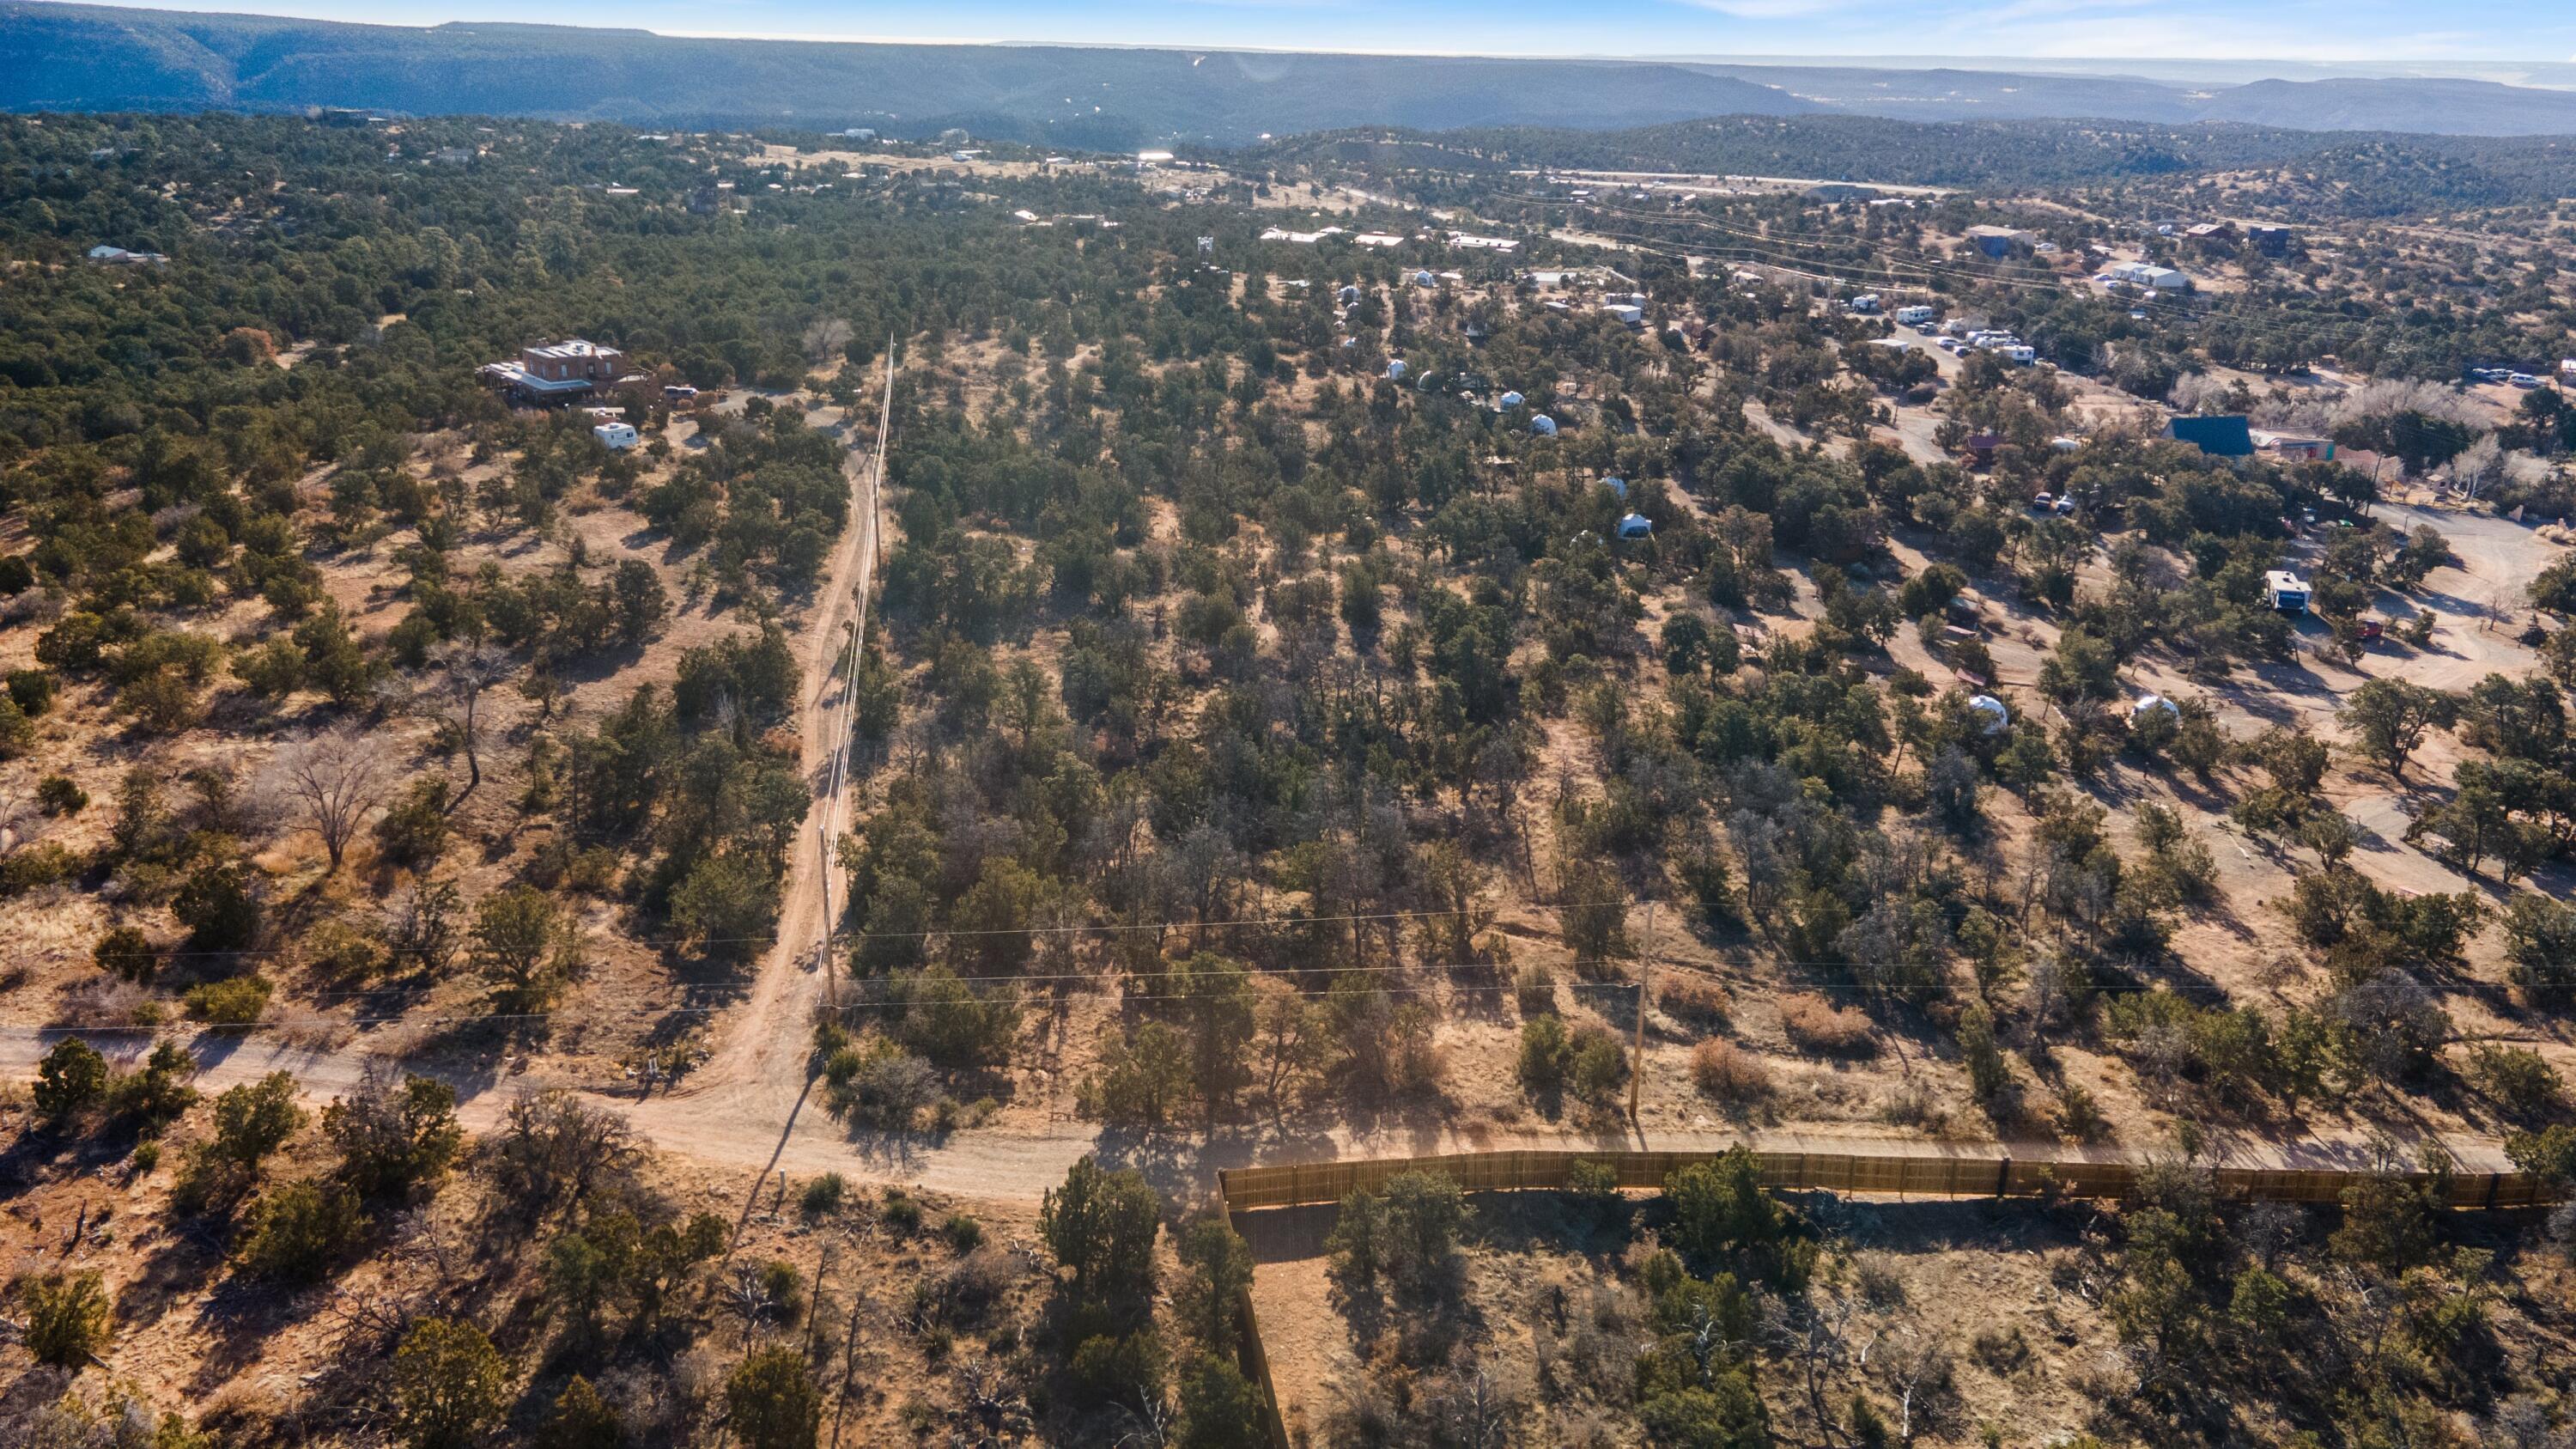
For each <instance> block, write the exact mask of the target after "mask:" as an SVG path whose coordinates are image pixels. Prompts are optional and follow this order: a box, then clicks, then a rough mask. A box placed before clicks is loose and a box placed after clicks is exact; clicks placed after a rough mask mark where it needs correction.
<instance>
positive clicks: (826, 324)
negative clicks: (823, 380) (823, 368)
mask: <svg viewBox="0 0 2576 1449" xmlns="http://www.w3.org/2000/svg"><path fill="white" fill-rule="evenodd" d="M852 335H853V334H852V332H851V330H850V324H849V323H848V322H847V321H845V320H843V319H841V318H839V317H825V318H822V319H820V320H818V321H816V322H814V323H813V324H812V325H810V326H808V327H807V328H806V329H805V338H804V341H805V357H806V360H807V361H809V362H824V361H828V360H829V359H830V358H831V357H832V355H833V354H834V353H837V352H840V351H841V350H842V349H844V348H846V347H848V346H849V345H850V338H851V336H852Z"/></svg>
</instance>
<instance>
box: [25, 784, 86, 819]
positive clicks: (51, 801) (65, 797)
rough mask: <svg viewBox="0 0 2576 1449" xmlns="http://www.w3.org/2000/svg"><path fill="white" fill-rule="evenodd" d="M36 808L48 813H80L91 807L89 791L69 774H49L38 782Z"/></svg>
mask: <svg viewBox="0 0 2576 1449" xmlns="http://www.w3.org/2000/svg"><path fill="white" fill-rule="evenodd" d="M36 808H37V809H39V810H41V811H43V812H44V813H46V814H47V815H78V814H79V813H81V811H83V810H85V809H87V808H89V792H88V791H87V790H84V789H82V788H81V787H80V782H79V781H77V780H74V779H73V778H72V777H71V776H69V775H47V776H45V777H44V778H43V779H41V780H38V781H37V782H36Z"/></svg>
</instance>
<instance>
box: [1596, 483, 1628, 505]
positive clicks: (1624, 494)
mask: <svg viewBox="0 0 2576 1449" xmlns="http://www.w3.org/2000/svg"><path fill="white" fill-rule="evenodd" d="M1601 486H1602V487H1604V488H1607V489H1609V490H1610V492H1611V493H1612V494H1613V495H1614V496H1616V497H1617V498H1618V500H1619V501H1620V502H1622V503H1625V502H1627V501H1628V482H1627V480H1626V479H1624V478H1604V479H1602V480H1601Z"/></svg>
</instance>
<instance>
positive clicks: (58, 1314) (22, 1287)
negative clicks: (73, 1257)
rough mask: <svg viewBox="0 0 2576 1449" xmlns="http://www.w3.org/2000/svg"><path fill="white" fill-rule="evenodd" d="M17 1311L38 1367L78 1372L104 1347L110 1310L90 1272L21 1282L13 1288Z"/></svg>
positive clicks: (103, 1285)
mask: <svg viewBox="0 0 2576 1449" xmlns="http://www.w3.org/2000/svg"><path fill="white" fill-rule="evenodd" d="M18 1306H19V1312H20V1313H21V1314H22V1315H23V1316H24V1318H25V1319H26V1325H27V1327H26V1344H27V1351H28V1352H29V1353H31V1354H34V1355H35V1357H36V1362H38V1363H42V1364H51V1365H53V1366H54V1367H56V1368H67V1369H78V1368H81V1367H83V1366H84V1365H86V1364H87V1363H88V1362H89V1361H90V1360H91V1359H93V1358H95V1357H97V1356H98V1355H99V1354H100V1353H102V1352H104V1351H105V1350H106V1348H107V1342H108V1338H109V1336H110V1334H111V1332H112V1328H111V1321H112V1310H111V1309H110V1306H109V1304H108V1299H107V1285H106V1282H105V1280H104V1279H103V1278H102V1277H101V1276H100V1275H99V1273H98V1271H97V1270H96V1269H91V1270H90V1271H88V1272H85V1273H47V1274H45V1275H44V1276H43V1277H40V1278H28V1279H25V1280H23V1281H22V1282H20V1283H19V1285H18Z"/></svg>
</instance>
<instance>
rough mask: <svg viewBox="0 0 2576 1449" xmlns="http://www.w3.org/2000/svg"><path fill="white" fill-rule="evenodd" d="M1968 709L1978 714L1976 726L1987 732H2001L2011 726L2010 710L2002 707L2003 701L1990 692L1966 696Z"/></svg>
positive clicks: (1991, 733) (1994, 733) (1993, 733)
mask: <svg viewBox="0 0 2576 1449" xmlns="http://www.w3.org/2000/svg"><path fill="white" fill-rule="evenodd" d="M1968 709H1969V712H1971V713H1973V714H1975V715H1976V716H1978V722H1977V728H1978V729H1980V730H1982V731H1984V732H1985V733H1987V734H1990V735H1996V734H2001V733H2003V732H2004V731H2005V730H2007V729H2010V728H2012V711H2011V710H2009V709H2006V708H2004V702H2003V701H2002V700H2000V699H1997V698H1995V697H1994V696H1993V695H1991V694H1972V695H1970V696H1968Z"/></svg>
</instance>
